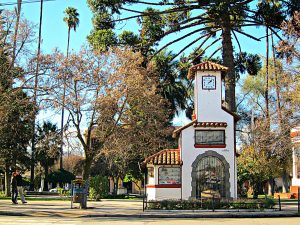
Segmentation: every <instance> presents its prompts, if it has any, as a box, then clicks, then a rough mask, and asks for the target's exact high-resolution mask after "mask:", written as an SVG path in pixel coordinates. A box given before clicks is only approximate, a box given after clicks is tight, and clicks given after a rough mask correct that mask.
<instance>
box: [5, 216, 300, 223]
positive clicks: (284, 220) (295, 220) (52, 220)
mask: <svg viewBox="0 0 300 225" xmlns="http://www.w3.org/2000/svg"><path fill="white" fill-rule="evenodd" d="M299 223H300V218H243V219H237V218H221V219H218V218H216V219H211V218H199V219H145V218H52V217H43V218H42V219H41V218H39V217H16V216H1V217H0V224H5V225H14V224H22V225H31V224H39V225H48V224H57V225H79V224H84V225H89V224H101V225H120V224H122V225H185V224H188V225H241V224H242V225H248V224H251V225H284V224H288V225H299Z"/></svg>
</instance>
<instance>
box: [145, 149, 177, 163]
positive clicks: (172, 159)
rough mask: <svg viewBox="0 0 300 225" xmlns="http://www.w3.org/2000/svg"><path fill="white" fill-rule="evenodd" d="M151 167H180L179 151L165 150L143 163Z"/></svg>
mask: <svg viewBox="0 0 300 225" xmlns="http://www.w3.org/2000/svg"><path fill="white" fill-rule="evenodd" d="M143 163H144V164H153V165H182V161H181V159H180V150H179V149H165V150H162V151H160V152H158V153H155V154H154V155H151V156H149V157H148V158H146V159H145V160H144V162H143Z"/></svg>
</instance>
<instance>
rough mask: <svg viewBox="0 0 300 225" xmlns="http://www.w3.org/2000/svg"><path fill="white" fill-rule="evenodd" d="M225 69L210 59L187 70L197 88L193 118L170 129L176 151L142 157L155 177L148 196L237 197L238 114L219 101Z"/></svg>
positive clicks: (181, 197) (149, 186) (172, 197)
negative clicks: (176, 141)
mask: <svg viewBox="0 0 300 225" xmlns="http://www.w3.org/2000/svg"><path fill="white" fill-rule="evenodd" d="M227 70H228V68H227V67H224V66H222V65H219V64H216V63H213V62H209V61H207V62H203V63H200V64H198V65H194V66H193V67H191V68H190V69H189V73H188V78H189V79H194V87H195V89H194V90H195V93H194V94H195V101H194V104H195V114H194V115H193V121H192V122H190V123H188V124H186V125H184V126H183V127H180V128H179V129H177V130H175V131H174V133H173V136H174V137H176V138H178V143H179V144H178V146H179V148H178V149H167V150H163V151H161V152H158V153H157V154H155V155H152V156H150V157H148V158H146V159H145V164H147V167H148V171H152V173H151V174H152V175H153V179H152V180H151V179H150V180H149V179H148V180H149V181H150V183H148V185H147V186H146V188H147V187H148V189H147V194H148V196H149V197H148V198H149V199H152V200H160V199H198V198H202V197H212V196H213V197H215V198H218V197H222V198H237V169H236V149H235V123H236V121H237V120H238V116H237V115H236V114H234V113H232V112H230V111H229V110H228V109H226V108H225V107H224V106H223V105H222V79H223V77H224V73H226V71H227ZM148 178H149V177H148ZM151 182H152V183H151ZM172 182H173V183H172Z"/></svg>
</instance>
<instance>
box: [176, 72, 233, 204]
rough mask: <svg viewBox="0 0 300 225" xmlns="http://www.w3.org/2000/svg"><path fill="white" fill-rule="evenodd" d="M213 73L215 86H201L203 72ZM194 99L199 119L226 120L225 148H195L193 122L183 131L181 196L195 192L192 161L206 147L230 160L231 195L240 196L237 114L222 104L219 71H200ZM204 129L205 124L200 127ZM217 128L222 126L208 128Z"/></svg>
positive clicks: (187, 195)
mask: <svg viewBox="0 0 300 225" xmlns="http://www.w3.org/2000/svg"><path fill="white" fill-rule="evenodd" d="M203 75H214V76H216V90H202V76H203ZM195 86H196V87H195V99H196V101H197V103H196V104H195V105H196V110H195V111H196V116H197V121H198V122H226V123H227V127H226V128H225V143H226V148H195V147H194V144H195V137H194V135H195V129H200V128H197V127H194V126H190V127H188V128H186V129H185V130H183V131H182V133H181V141H182V147H181V148H182V149H181V158H182V161H183V166H182V197H183V199H189V198H190V197H191V192H192V176H191V173H192V164H193V162H194V161H195V159H196V158H197V156H198V155H200V154H203V153H205V152H206V151H209V150H211V151H215V152H217V153H218V154H220V155H222V156H224V158H225V159H226V161H227V162H228V163H229V166H230V168H229V173H230V177H229V182H230V196H231V197H233V198H236V197H237V184H236V179H237V178H236V176H237V175H236V160H235V151H234V148H235V146H234V118H233V116H232V115H230V114H229V113H227V112H225V111H224V110H223V109H222V107H221V98H222V94H221V93H222V90H221V87H222V83H221V74H220V72H205V73H204V72H199V71H198V72H197V75H196V79H195ZM201 129H203V128H201ZM209 129H218V130H220V128H209Z"/></svg>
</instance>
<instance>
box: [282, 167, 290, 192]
mask: <svg viewBox="0 0 300 225" xmlns="http://www.w3.org/2000/svg"><path fill="white" fill-rule="evenodd" d="M288 183H289V175H288V173H287V172H286V171H283V173H282V193H287V192H288V190H289V185H288Z"/></svg>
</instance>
